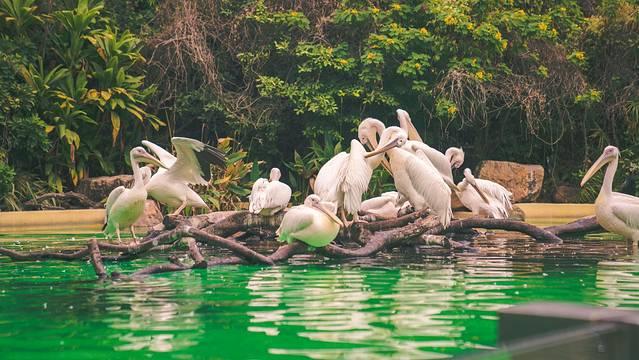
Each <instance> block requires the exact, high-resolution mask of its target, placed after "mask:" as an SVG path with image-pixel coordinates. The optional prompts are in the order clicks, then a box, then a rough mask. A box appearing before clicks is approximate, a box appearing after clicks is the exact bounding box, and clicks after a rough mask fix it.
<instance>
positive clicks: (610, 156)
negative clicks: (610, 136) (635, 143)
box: [581, 145, 619, 186]
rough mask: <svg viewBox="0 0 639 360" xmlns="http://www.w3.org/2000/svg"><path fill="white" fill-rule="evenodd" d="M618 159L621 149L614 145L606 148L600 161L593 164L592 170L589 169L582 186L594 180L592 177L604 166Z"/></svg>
mask: <svg viewBox="0 0 639 360" xmlns="http://www.w3.org/2000/svg"><path fill="white" fill-rule="evenodd" d="M618 158H619V149H617V148H616V147H615V146H612V145H608V146H606V148H605V149H604V151H603V153H602V154H601V156H599V159H597V161H595V163H594V164H592V166H591V167H590V169H588V172H586V175H584V178H583V180H581V186H584V185H585V184H586V183H587V182H588V180H590V178H592V176H593V175H595V173H596V172H597V171H598V170H599V169H601V168H602V167H603V166H604V165H606V164H607V163H609V162H611V161H613V160H616V159H618Z"/></svg>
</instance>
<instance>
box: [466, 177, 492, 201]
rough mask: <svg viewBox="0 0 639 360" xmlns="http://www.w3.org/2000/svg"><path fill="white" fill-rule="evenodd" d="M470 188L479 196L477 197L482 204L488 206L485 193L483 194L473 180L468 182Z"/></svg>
mask: <svg viewBox="0 0 639 360" xmlns="http://www.w3.org/2000/svg"><path fill="white" fill-rule="evenodd" d="M469 183H470V186H472V187H473V188H474V189H475V190H476V191H477V193H478V194H479V196H480V197H481V199H482V200H484V202H485V203H486V204H490V201H489V200H488V197H487V196H486V193H484V192H483V191H482V190H481V189H480V188H479V186H477V182H475V179H473V180H472V181H469Z"/></svg>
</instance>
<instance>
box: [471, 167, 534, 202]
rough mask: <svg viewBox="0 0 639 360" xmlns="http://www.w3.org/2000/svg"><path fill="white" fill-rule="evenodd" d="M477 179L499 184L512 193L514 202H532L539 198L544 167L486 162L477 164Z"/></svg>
mask: <svg viewBox="0 0 639 360" xmlns="http://www.w3.org/2000/svg"><path fill="white" fill-rule="evenodd" d="M476 176H477V177H478V178H481V179H486V180H491V181H494V182H496V183H499V184H501V185H502V186H504V187H505V188H506V189H508V190H510V192H512V193H513V201H514V202H532V201H535V200H536V199H537V197H539V194H540V193H541V186H542V184H543V182H544V167H543V166H541V165H527V164H519V163H515V162H510V161H494V160H486V161H483V162H482V163H481V164H479V169H478V171H477V175H476Z"/></svg>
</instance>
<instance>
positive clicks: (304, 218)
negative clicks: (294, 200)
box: [275, 205, 315, 243]
mask: <svg viewBox="0 0 639 360" xmlns="http://www.w3.org/2000/svg"><path fill="white" fill-rule="evenodd" d="M314 211H315V210H313V209H311V208H309V207H307V206H304V205H299V206H295V207H293V208H291V209H290V210H289V211H288V212H287V213H286V214H285V215H284V218H282V223H280V227H279V228H278V229H277V231H276V232H275V234H277V235H278V236H279V239H278V240H279V241H287V242H289V243H290V242H291V241H293V240H294V239H293V238H292V237H291V234H295V233H296V232H298V231H302V230H304V229H305V228H307V227H309V226H311V224H313V220H314V216H313V215H314V214H313V212H314Z"/></svg>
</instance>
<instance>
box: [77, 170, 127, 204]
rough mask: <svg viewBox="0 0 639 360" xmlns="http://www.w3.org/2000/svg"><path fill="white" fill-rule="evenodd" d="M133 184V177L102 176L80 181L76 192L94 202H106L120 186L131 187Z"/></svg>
mask: <svg viewBox="0 0 639 360" xmlns="http://www.w3.org/2000/svg"><path fill="white" fill-rule="evenodd" d="M132 183H133V175H117V176H100V177H94V178H86V179H82V180H80V183H78V186H77V187H76V189H75V191H76V192H79V193H80V194H83V195H85V196H86V197H88V198H89V199H91V200H93V201H97V202H100V201H102V200H105V199H106V198H107V197H108V196H109V193H111V190H113V189H115V188H116V187H118V186H120V185H124V186H126V187H129V186H130V185H131V184H132Z"/></svg>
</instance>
